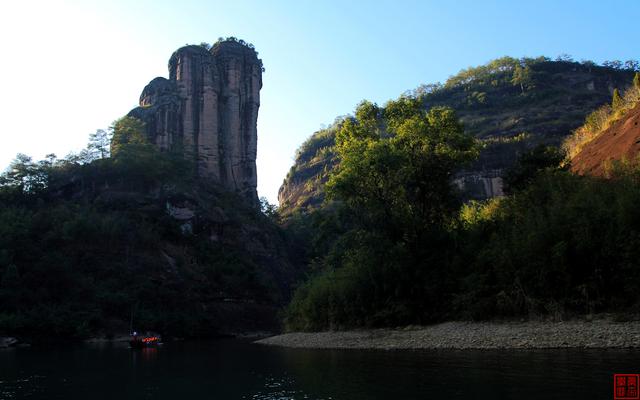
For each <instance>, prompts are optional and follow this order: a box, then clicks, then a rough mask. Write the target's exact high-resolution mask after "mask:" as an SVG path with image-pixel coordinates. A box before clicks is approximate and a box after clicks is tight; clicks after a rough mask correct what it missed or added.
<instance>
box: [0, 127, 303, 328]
mask: <svg viewBox="0 0 640 400" xmlns="http://www.w3.org/2000/svg"><path fill="white" fill-rule="evenodd" d="M143 131H144V124H143V123H142V122H141V121H138V120H135V119H133V118H124V119H122V120H120V121H118V123H116V125H115V127H114V135H115V136H114V139H113V141H112V142H111V146H110V141H109V137H108V134H107V133H106V132H104V131H99V132H97V133H96V134H95V135H93V136H92V139H91V142H90V145H89V147H88V148H87V149H85V150H84V151H82V152H81V153H80V154H76V155H70V156H68V157H66V158H64V159H57V158H56V157H55V156H54V155H51V156H50V157H48V158H47V159H46V160H42V161H38V162H36V161H33V160H31V159H30V158H29V157H27V156H24V155H19V156H18V157H17V158H16V160H15V161H14V162H13V163H12V164H11V166H10V167H9V169H8V170H7V172H6V173H5V174H3V175H2V176H1V181H0V333H1V334H5V335H10V336H18V337H19V338H22V339H23V340H33V341H43V340H44V341H46V340H77V339H82V338H86V337H89V336H96V335H106V336H109V335H114V334H126V333H127V332H128V331H129V329H130V323H131V322H133V328H134V329H137V330H154V331H160V332H161V333H163V334H165V335H167V336H178V337H210V336H215V335H219V334H234V333H240V332H245V331H256V330H275V329H278V326H279V322H278V319H277V312H278V309H279V308H280V307H282V305H283V304H285V303H286V302H287V300H288V296H289V294H290V287H289V284H290V282H291V281H292V280H293V279H294V278H295V270H294V268H293V267H292V264H291V262H290V261H289V250H288V245H287V244H286V242H285V238H284V234H283V232H282V230H281V229H280V228H279V227H278V226H277V225H276V224H275V223H274V222H273V221H272V220H271V219H269V218H268V217H267V216H265V215H264V214H263V213H261V212H260V210H258V209H257V208H255V206H253V205H252V204H250V203H249V202H247V201H246V200H245V199H243V198H241V197H239V196H238V195H236V194H233V193H228V192H227V191H224V190H222V189H220V188H219V187H217V186H216V185H214V184H213V183H211V182H208V181H203V180H202V179H195V174H194V173H193V169H194V165H193V164H192V163H190V162H189V161H186V160H185V158H184V157H183V155H182V154H180V153H172V152H160V151H158V150H157V149H156V148H155V147H154V146H152V145H150V144H148V143H147V142H146V140H145V135H144V134H143V133H142V132H143ZM109 153H111V154H110V156H109Z"/></svg>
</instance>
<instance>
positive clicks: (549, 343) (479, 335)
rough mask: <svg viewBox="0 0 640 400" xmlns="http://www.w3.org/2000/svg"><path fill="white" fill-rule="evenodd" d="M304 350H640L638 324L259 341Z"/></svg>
mask: <svg viewBox="0 0 640 400" xmlns="http://www.w3.org/2000/svg"><path fill="white" fill-rule="evenodd" d="M255 343H258V344H262V345H269V346H280V347H290V348H308V349H384V350H395V349H551V348H640V321H632V322H615V321H613V320H611V319H600V320H594V321H591V322H587V321H565V322H542V321H528V322H445V323H441V324H437V325H431V326H420V327H416V326H412V327H406V328H402V329H372V330H357V331H331V332H315V333H302V332H295V333H285V334H282V335H277V336H272V337H269V338H266V339H262V340H258V341H256V342H255Z"/></svg>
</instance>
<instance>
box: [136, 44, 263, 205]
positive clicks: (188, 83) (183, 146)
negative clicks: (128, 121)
mask: <svg viewBox="0 0 640 400" xmlns="http://www.w3.org/2000/svg"><path fill="white" fill-rule="evenodd" d="M261 88H262V62H261V60H259V59H258V56H257V53H256V52H255V51H254V50H253V48H252V47H251V46H249V45H246V44H245V43H244V42H242V41H240V42H237V41H233V40H226V41H221V42H218V43H216V44H215V45H214V46H213V47H212V48H211V49H210V50H208V49H206V48H205V47H202V46H185V47H182V48H180V49H178V50H176V51H175V52H174V53H173V55H172V56H171V58H170V60H169V79H166V78H162V77H158V78H155V79H153V80H152V81H151V82H149V84H148V85H147V86H146V87H145V88H144V90H143V91H142V94H141V95H140V106H139V107H137V108H135V109H133V110H131V112H129V114H128V115H129V116H132V117H136V118H139V119H141V120H142V121H144V122H145V124H146V129H147V135H148V137H149V139H150V141H151V142H152V143H154V144H155V145H156V146H158V147H159V148H160V149H162V150H178V151H183V152H184V153H185V154H186V155H187V156H188V157H189V158H191V159H193V160H194V161H195V162H196V164H197V173H198V175H199V176H200V177H203V178H207V179H211V180H212V181H214V182H216V183H218V184H220V185H221V186H222V187H223V188H225V189H227V190H230V191H234V192H238V193H241V194H242V195H243V196H244V197H245V198H247V199H248V200H249V201H251V202H253V203H257V192H256V186H257V174H256V151H257V137H258V135H257V127H256V124H257V119H258V109H259V107H260V89H261Z"/></svg>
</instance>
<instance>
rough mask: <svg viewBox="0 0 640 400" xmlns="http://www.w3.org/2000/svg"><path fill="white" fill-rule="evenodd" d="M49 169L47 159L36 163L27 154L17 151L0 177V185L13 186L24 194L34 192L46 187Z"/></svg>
mask: <svg viewBox="0 0 640 400" xmlns="http://www.w3.org/2000/svg"><path fill="white" fill-rule="evenodd" d="M49 170H50V167H49V166H48V165H47V161H41V162H38V163H36V162H34V161H33V159H32V158H31V157H29V156H28V155H26V154H22V153H19V154H18V155H17V156H16V158H15V159H14V160H13V161H12V162H11V164H9V168H8V169H7V171H6V172H5V173H4V174H3V175H2V176H1V177H0V186H7V187H14V188H17V189H18V190H19V191H20V192H22V193H25V194H35V193H38V192H40V191H42V190H44V189H46V187H47V185H48V182H49Z"/></svg>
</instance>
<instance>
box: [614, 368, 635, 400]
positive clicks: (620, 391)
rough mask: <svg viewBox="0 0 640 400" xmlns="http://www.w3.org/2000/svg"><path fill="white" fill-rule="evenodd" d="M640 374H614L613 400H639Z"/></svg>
mask: <svg viewBox="0 0 640 400" xmlns="http://www.w3.org/2000/svg"><path fill="white" fill-rule="evenodd" d="M639 377H640V375H639V374H614V375H613V399H614V400H638V399H640V392H638V380H639V379H638V378H639Z"/></svg>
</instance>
